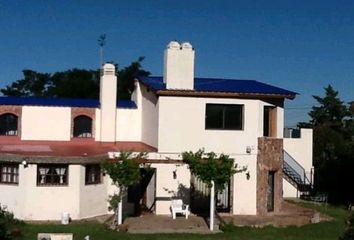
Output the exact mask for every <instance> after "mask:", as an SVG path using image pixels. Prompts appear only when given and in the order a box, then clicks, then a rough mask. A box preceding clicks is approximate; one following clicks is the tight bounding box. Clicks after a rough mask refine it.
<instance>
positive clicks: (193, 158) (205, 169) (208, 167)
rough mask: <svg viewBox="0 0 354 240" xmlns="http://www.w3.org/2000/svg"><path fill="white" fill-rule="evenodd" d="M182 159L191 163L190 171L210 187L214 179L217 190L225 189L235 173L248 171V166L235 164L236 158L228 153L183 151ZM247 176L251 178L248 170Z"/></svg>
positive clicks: (202, 150)
mask: <svg viewBox="0 0 354 240" xmlns="http://www.w3.org/2000/svg"><path fill="white" fill-rule="evenodd" d="M182 159H183V161H184V162H185V163H187V164H188V165H189V169H190V171H191V172H192V173H193V174H195V175H196V176H197V177H198V178H199V179H200V180H202V181H203V182H205V183H206V184H207V185H208V186H209V187H211V185H212V181H214V183H215V188H216V191H221V190H223V189H224V188H225V185H226V184H227V183H228V182H229V180H230V178H231V176H233V175H234V174H236V173H240V172H245V171H247V167H238V166H237V164H234V159H232V158H230V157H229V156H228V155H225V154H220V155H219V156H218V155H217V154H216V153H214V152H208V153H206V152H204V149H200V150H198V151H197V152H195V153H194V152H192V151H189V152H183V153H182ZM246 176H247V178H249V173H248V172H247V173H246Z"/></svg>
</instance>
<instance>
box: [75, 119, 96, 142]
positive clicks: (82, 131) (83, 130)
mask: <svg viewBox="0 0 354 240" xmlns="http://www.w3.org/2000/svg"><path fill="white" fill-rule="evenodd" d="M73 135H74V137H78V138H91V137H92V119H91V118H89V117H87V116H83V115H81V116H78V117H76V118H75V119H74V134H73Z"/></svg>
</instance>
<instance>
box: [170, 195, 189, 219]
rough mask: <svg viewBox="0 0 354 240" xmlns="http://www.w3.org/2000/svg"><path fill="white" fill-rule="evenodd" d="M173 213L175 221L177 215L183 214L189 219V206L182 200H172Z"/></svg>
mask: <svg viewBox="0 0 354 240" xmlns="http://www.w3.org/2000/svg"><path fill="white" fill-rule="evenodd" d="M171 212H172V218H173V219H176V214H177V213H181V214H183V215H184V216H185V217H186V219H188V215H189V205H188V204H184V203H183V201H182V199H172V200H171Z"/></svg>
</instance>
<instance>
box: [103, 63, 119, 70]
mask: <svg viewBox="0 0 354 240" xmlns="http://www.w3.org/2000/svg"><path fill="white" fill-rule="evenodd" d="M115 68H116V67H115V66H114V65H113V64H112V63H105V64H103V69H115Z"/></svg>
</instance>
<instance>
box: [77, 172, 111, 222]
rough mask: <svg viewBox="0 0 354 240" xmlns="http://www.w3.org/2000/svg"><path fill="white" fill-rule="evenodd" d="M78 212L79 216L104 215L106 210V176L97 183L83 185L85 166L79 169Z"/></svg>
mask: <svg viewBox="0 0 354 240" xmlns="http://www.w3.org/2000/svg"><path fill="white" fill-rule="evenodd" d="M79 171H80V176H81V177H80V203H79V206H80V214H79V216H78V217H79V218H88V217H94V216H97V215H104V214H107V212H108V205H107V200H108V196H107V177H108V176H106V177H103V178H102V182H101V183H99V184H90V185H85V167H84V166H81V167H80V169H79Z"/></svg>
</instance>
